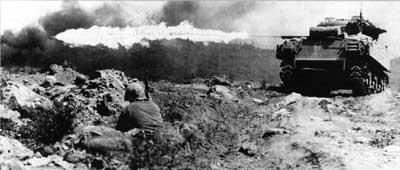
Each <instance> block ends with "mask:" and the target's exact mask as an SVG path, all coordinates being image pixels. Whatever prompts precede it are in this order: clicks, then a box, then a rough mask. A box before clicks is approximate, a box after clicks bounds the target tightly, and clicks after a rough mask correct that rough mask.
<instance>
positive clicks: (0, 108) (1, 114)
mask: <svg viewBox="0 0 400 170" xmlns="http://www.w3.org/2000/svg"><path fill="white" fill-rule="evenodd" d="M20 116H21V115H20V114H19V112H17V111H13V110H9V109H7V107H6V106H4V105H2V104H0V118H2V119H9V120H11V121H13V122H15V123H17V124H22V122H21V120H20V119H19V117H20Z"/></svg>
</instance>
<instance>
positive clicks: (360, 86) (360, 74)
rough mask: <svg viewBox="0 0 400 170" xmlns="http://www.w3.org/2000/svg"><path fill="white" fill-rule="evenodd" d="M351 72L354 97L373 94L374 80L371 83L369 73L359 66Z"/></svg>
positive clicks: (354, 67)
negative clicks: (371, 89)
mask: <svg viewBox="0 0 400 170" xmlns="http://www.w3.org/2000/svg"><path fill="white" fill-rule="evenodd" d="M350 71H351V72H350V78H351V81H352V84H353V95H356V96H363V95H367V94H369V93H370V92H371V91H370V87H371V85H372V84H373V80H372V81H370V78H369V76H368V73H367V72H366V71H365V70H364V69H361V67H359V66H353V67H352V68H351V70H350Z"/></svg>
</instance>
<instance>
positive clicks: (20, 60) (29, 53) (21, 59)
mask: <svg viewBox="0 0 400 170" xmlns="http://www.w3.org/2000/svg"><path fill="white" fill-rule="evenodd" d="M50 43H52V40H50V39H48V36H47V33H46V32H45V31H43V30H41V29H39V28H37V27H25V28H23V29H22V30H21V31H20V32H19V33H17V34H14V33H13V32H11V31H5V32H4V33H3V35H2V36H1V59H2V60H1V61H2V63H1V64H2V65H29V64H34V65H38V64H40V60H38V59H40V58H42V57H43V52H44V51H45V50H46V48H47V46H48V45H49V44H50Z"/></svg>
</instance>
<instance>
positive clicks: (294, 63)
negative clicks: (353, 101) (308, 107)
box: [280, 39, 389, 95]
mask: <svg viewBox="0 0 400 170" xmlns="http://www.w3.org/2000/svg"><path fill="white" fill-rule="evenodd" d="M349 41H350V40H348V39H326V40H324V41H321V40H308V39H304V40H303V41H302V43H301V46H300V49H299V50H298V52H297V53H295V54H294V55H293V56H291V57H286V58H284V59H283V60H282V64H281V67H282V71H281V73H280V76H281V79H282V81H283V83H284V85H285V86H286V87H287V88H288V89H290V90H293V91H297V92H301V93H309V92H310V91H311V92H316V93H322V94H323V93H328V92H329V91H331V90H338V89H350V90H353V92H354V94H356V95H365V94H371V93H377V92H380V91H383V89H384V87H385V86H386V85H387V83H388V75H387V71H388V69H389V68H388V65H385V64H384V62H379V61H383V60H379V61H378V60H377V59H376V57H374V56H371V54H370V53H367V52H365V51H362V50H363V48H364V47H362V46H361V44H360V47H357V48H356V49H357V50H352V49H350V50H346V47H347V46H348V44H349ZM350 42H351V43H353V44H354V42H357V43H359V42H358V41H350ZM351 43H350V44H351ZM375 55H376V54H375ZM287 56H289V55H288V54H287ZM379 57H381V58H384V57H385V56H384V55H380V56H379ZM382 63H383V64H382Z"/></svg>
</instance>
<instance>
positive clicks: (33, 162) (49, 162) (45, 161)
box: [26, 155, 73, 169]
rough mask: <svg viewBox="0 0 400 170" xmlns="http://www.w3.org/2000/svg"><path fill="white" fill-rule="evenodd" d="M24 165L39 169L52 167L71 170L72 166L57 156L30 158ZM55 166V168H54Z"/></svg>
mask: <svg viewBox="0 0 400 170" xmlns="http://www.w3.org/2000/svg"><path fill="white" fill-rule="evenodd" d="M26 164H28V165H30V166H31V167H40V168H41V169H47V168H50V167H51V168H53V167H57V166H59V167H61V168H63V169H72V167H73V165H72V164H70V163H68V162H65V161H64V160H63V159H62V157H60V156H58V155H51V156H48V157H43V158H31V159H29V160H27V161H26ZM53 164H55V165H56V166H54V165H53Z"/></svg>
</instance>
